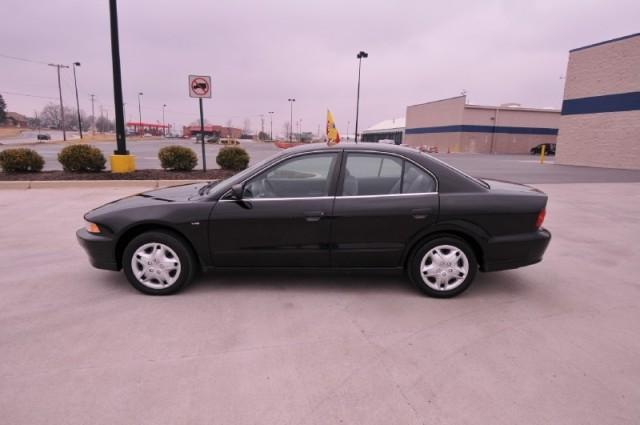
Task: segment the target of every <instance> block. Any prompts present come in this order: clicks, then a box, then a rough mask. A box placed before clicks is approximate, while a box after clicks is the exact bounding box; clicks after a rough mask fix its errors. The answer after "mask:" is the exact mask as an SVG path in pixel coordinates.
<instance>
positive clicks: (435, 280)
mask: <svg viewBox="0 0 640 425" xmlns="http://www.w3.org/2000/svg"><path fill="white" fill-rule="evenodd" d="M477 269H478V263H477V261H476V258H475V255H474V253H473V250H472V249H471V247H470V246H469V244H467V243H466V242H465V241H463V240H462V239H458V238H456V237H448V236H447V237H438V238H436V239H432V240H430V241H427V242H425V243H424V244H422V245H421V246H420V247H418V249H416V250H415V251H414V253H413V255H412V256H411V258H410V260H409V264H408V273H409V277H410V278H411V280H412V282H413V283H414V284H415V285H416V286H417V287H418V289H420V290H421V291H422V292H424V293H426V294H427V295H429V296H432V297H436V298H449V297H453V296H456V295H458V294H460V293H462V292H464V291H465V290H466V289H467V288H468V287H469V285H471V282H472V281H473V279H474V277H475V275H476V272H477Z"/></svg>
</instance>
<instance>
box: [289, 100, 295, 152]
mask: <svg viewBox="0 0 640 425" xmlns="http://www.w3.org/2000/svg"><path fill="white" fill-rule="evenodd" d="M295 101H296V100H295V99H293V98H291V99H289V104H290V105H291V119H290V120H289V143H291V142H292V141H293V139H292V137H293V102H295Z"/></svg>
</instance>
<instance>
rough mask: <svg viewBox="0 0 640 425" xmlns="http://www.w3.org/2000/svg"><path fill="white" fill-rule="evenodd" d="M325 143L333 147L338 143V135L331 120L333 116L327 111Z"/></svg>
mask: <svg viewBox="0 0 640 425" xmlns="http://www.w3.org/2000/svg"><path fill="white" fill-rule="evenodd" d="M327 143H329V144H330V145H334V144H336V143H340V133H338V129H337V128H336V123H335V121H334V120H333V114H332V113H331V111H330V110H328V109H327Z"/></svg>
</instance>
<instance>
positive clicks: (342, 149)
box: [218, 147, 440, 202]
mask: <svg viewBox="0 0 640 425" xmlns="http://www.w3.org/2000/svg"><path fill="white" fill-rule="evenodd" d="M341 152H342V153H344V154H347V155H348V154H350V153H366V154H378V155H391V156H395V157H397V158H400V159H402V160H405V161H409V162H410V163H412V164H413V165H415V166H416V167H418V168H419V169H421V170H422V171H424V172H425V173H427V174H429V175H430V176H431V177H432V178H433V180H434V181H435V182H436V190H435V192H420V193H387V194H380V195H353V196H343V195H336V196H335V198H345V199H349V198H352V199H356V198H373V197H395V196H419V195H434V194H435V195H437V194H438V193H439V191H438V189H439V188H440V182H439V181H438V178H437V177H436V175H435V174H433V173H432V172H431V171H429V170H427V169H426V168H424V167H423V166H422V165H420V164H418V163H417V162H416V161H414V160H413V159H411V158H408V157H406V156H404V155H400V154H397V153H395V152H380V151H376V150H369V149H366V150H365V149H357V150H349V148H348V147H337V149H336V148H335V147H334V149H330V150H329V149H327V148H318V149H314V150H311V151H307V152H299V153H295V154H291V155H287V156H285V157H284V158H282V159H280V160H279V161H276V162H274V163H273V164H269V166H268V167H267V166H264V167H262V168H261V169H259V170H257V171H256V172H255V173H253V174H251V175H250V176H248V177H246V178H245V179H244V180H243V181H242V182H241V183H237V184H242V185H244V184H246V183H247V182H248V181H249V180H251V179H252V178H254V177H256V176H258V175H259V174H262V173H263V172H265V171H267V170H268V169H270V168H273V167H275V166H277V165H278V164H280V163H282V162H284V161H286V160H289V159H292V158H297V157H299V156H304V155H309V154H318V153H320V154H323V153H324V154H326V153H337V154H340V153H341ZM345 166H346V164H345ZM230 194H231V188H229V189H228V190H227V191H226V192H225V193H224V194H223V195H222V196H221V197H220V198H218V202H222V201H234V202H236V201H238V200H237V199H225V197H227V196H228V195H230ZM322 198H325V199H329V198H334V196H307V197H300V198H250V199H247V201H256V200H271V201H273V200H288V201H291V200H296V199H298V200H299V199H322Z"/></svg>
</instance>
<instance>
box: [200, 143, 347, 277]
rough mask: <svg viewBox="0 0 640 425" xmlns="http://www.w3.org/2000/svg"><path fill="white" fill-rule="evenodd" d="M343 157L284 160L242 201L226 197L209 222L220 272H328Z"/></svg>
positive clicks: (256, 180) (247, 188)
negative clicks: (291, 269) (312, 269)
mask: <svg viewBox="0 0 640 425" xmlns="http://www.w3.org/2000/svg"><path fill="white" fill-rule="evenodd" d="M338 164H339V152H338V151H333V152H322V153H305V154H301V155H298V156H295V157H291V158H288V159H285V160H283V161H281V162H279V163H277V164H275V165H273V166H271V167H270V168H269V169H267V170H265V171H263V172H261V173H260V174H259V175H257V176H253V177H251V178H250V179H249V180H247V181H246V182H245V183H244V186H243V197H242V199H241V200H236V199H232V197H231V195H230V194H227V195H226V196H223V198H222V199H221V200H220V201H218V203H217V204H216V206H215V207H214V209H213V211H212V213H211V218H210V226H209V228H210V232H211V233H210V242H209V245H210V249H211V255H212V258H213V261H214V265H215V266H218V267H244V266H249V267H252V266H258V267H326V266H330V254H329V249H330V239H331V221H330V220H329V216H330V214H331V209H332V207H333V199H334V195H335V186H336V182H337V175H338V171H339V170H338V168H339V167H338Z"/></svg>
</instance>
